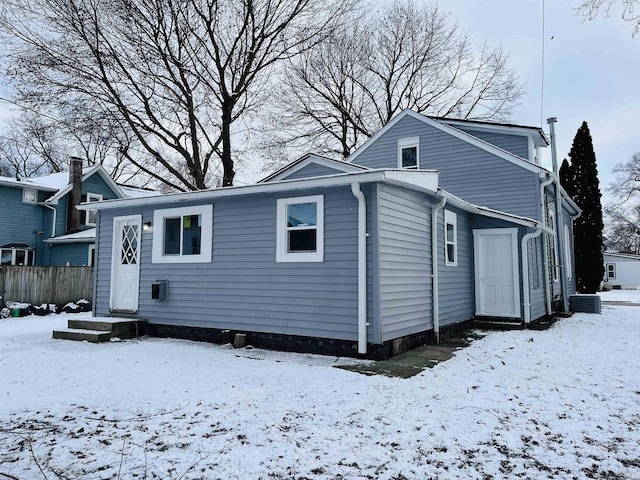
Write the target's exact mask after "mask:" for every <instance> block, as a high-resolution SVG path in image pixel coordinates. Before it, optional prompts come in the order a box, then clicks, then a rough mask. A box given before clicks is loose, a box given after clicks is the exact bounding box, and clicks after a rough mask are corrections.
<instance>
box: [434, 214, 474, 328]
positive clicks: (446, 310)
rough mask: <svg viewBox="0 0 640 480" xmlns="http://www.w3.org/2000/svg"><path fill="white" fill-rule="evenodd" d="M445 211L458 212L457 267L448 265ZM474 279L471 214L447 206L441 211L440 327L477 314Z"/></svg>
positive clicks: (439, 217) (439, 224)
mask: <svg viewBox="0 0 640 480" xmlns="http://www.w3.org/2000/svg"><path fill="white" fill-rule="evenodd" d="M445 210H449V211H452V212H454V213H455V214H456V220H457V245H458V246H457V255H458V264H457V265H456V266H448V265H445V250H446V244H445V232H444V212H445ZM473 279H474V276H473V236H472V233H471V223H470V214H469V213H467V212H465V211H463V210H459V209H457V208H451V207H447V206H446V205H445V207H444V208H442V209H441V210H440V211H439V212H438V291H439V295H438V302H439V319H440V326H441V327H444V326H445V325H450V324H453V323H459V322H463V321H465V320H468V319H470V318H472V317H473V316H474V314H475V297H474V285H473Z"/></svg>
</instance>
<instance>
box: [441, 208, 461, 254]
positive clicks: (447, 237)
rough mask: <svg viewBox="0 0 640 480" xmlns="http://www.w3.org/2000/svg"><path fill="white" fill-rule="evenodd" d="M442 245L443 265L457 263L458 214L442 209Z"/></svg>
mask: <svg viewBox="0 0 640 480" xmlns="http://www.w3.org/2000/svg"><path fill="white" fill-rule="evenodd" d="M444 247H445V251H444V254H445V265H449V266H453V267H454V266H456V265H458V216H457V215H456V214H455V213H454V212H452V211H450V210H445V211H444Z"/></svg>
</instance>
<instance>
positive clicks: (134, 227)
mask: <svg viewBox="0 0 640 480" xmlns="http://www.w3.org/2000/svg"><path fill="white" fill-rule="evenodd" d="M141 225H142V217H141V216H140V215H131V216H127V217H116V218H114V219H113V250H112V252H113V258H112V269H111V310H117V311H126V312H136V311H137V310H138V290H139V279H140V228H141Z"/></svg>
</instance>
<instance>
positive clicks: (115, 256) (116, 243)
mask: <svg viewBox="0 0 640 480" xmlns="http://www.w3.org/2000/svg"><path fill="white" fill-rule="evenodd" d="M129 220H133V221H135V222H137V223H138V252H137V253H138V259H137V263H136V265H137V266H138V293H136V305H135V308H134V309H133V311H134V312H137V311H138V303H139V299H140V260H141V255H140V250H141V247H142V215H123V216H120V217H113V224H112V225H113V234H112V241H111V272H110V274H111V275H110V276H111V282H110V286H109V310H114V303H115V302H114V299H113V296H114V294H115V291H114V284H115V281H116V276H115V275H114V272H115V271H116V260H117V261H119V258H120V239H119V237H118V235H119V234H120V231H119V229H118V228H116V226H117V225H118V223H119V222H127V221H129ZM116 248H117V250H116ZM94 273H95V272H94Z"/></svg>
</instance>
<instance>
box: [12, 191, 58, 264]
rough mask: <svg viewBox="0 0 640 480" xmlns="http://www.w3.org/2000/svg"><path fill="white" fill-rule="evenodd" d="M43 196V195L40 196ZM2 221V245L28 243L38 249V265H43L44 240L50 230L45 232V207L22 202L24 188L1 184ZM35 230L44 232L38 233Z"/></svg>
mask: <svg viewBox="0 0 640 480" xmlns="http://www.w3.org/2000/svg"><path fill="white" fill-rule="evenodd" d="M40 198H42V196H40ZM0 203H1V204H2V214H1V218H2V222H0V245H6V244H7V243H26V244H28V245H30V246H31V247H33V248H35V250H36V265H42V260H43V252H45V248H46V247H44V244H43V243H42V240H43V239H44V236H45V235H47V236H48V235H50V234H51V233H50V232H44V229H43V225H44V215H45V213H44V208H43V207H41V206H40V205H37V204H35V203H23V202H22V188H14V187H4V186H0ZM34 232H43V233H42V234H39V235H36V233H34Z"/></svg>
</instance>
